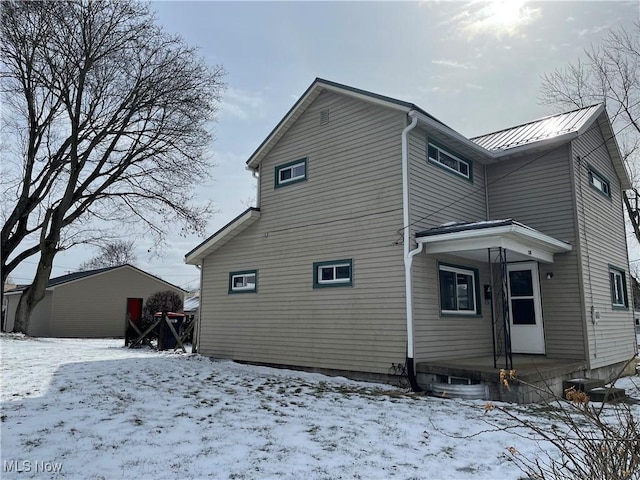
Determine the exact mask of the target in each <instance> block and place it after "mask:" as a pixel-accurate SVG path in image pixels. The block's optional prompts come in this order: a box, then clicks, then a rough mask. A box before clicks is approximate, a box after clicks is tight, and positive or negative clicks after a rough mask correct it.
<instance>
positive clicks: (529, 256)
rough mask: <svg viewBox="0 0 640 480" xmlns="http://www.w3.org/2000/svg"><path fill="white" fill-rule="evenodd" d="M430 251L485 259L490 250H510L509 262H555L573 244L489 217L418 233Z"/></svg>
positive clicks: (509, 220) (417, 235)
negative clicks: (554, 257) (480, 220)
mask: <svg viewBox="0 0 640 480" xmlns="http://www.w3.org/2000/svg"><path fill="white" fill-rule="evenodd" d="M416 242H418V244H422V245H423V248H424V251H425V252H426V253H427V254H437V253H446V254H451V255H457V256H461V257H467V258H470V259H473V260H477V261H482V262H486V261H487V260H488V256H487V249H490V248H499V247H501V248H503V249H505V250H507V260H508V261H520V260H537V261H539V262H543V263H553V255H554V254H556V253H563V252H569V251H571V250H572V246H571V245H569V244H568V243H566V242H563V241H562V240H558V239H556V238H553V237H550V236H549V235H546V234H544V233H542V232H539V231H538V230H535V229H533V228H531V227H528V226H526V225H524V224H522V223H518V222H516V221H514V220H511V219H508V220H488V221H482V222H473V223H455V224H451V225H443V226H440V227H436V228H432V229H429V230H425V231H422V232H418V233H416Z"/></svg>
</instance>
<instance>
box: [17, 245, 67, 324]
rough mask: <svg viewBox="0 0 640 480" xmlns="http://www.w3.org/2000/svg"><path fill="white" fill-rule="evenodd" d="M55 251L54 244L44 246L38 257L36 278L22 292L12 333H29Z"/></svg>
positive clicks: (49, 272) (45, 286)
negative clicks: (33, 313) (32, 315)
mask: <svg viewBox="0 0 640 480" xmlns="http://www.w3.org/2000/svg"><path fill="white" fill-rule="evenodd" d="M56 253H57V250H56V247H55V244H52V245H48V246H46V247H45V248H44V249H43V250H42V252H41V255H40V261H39V262H38V268H37V270H36V276H35V278H34V279H33V283H32V284H31V286H29V287H27V289H26V290H25V291H24V292H22V296H21V297H20V301H19V302H18V307H17V309H16V319H15V323H14V327H13V331H14V332H22V333H24V334H25V335H28V333H29V322H30V320H31V313H32V312H33V309H34V308H35V307H36V305H37V304H38V303H39V302H40V301H41V300H42V299H43V298H44V296H45V293H46V291H47V285H48V283H49V277H50V276H51V268H52V266H53V259H54V257H55V256H56Z"/></svg>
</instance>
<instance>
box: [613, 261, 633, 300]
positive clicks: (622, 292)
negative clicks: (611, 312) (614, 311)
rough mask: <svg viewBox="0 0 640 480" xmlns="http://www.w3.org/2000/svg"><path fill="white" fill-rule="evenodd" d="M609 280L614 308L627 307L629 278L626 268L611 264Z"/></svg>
mask: <svg viewBox="0 0 640 480" xmlns="http://www.w3.org/2000/svg"><path fill="white" fill-rule="evenodd" d="M609 282H610V286H611V305H612V306H613V308H619V309H627V308H628V307H629V297H628V296H627V279H626V275H625V272H624V270H621V269H619V268H617V267H614V266H613V265H609Z"/></svg>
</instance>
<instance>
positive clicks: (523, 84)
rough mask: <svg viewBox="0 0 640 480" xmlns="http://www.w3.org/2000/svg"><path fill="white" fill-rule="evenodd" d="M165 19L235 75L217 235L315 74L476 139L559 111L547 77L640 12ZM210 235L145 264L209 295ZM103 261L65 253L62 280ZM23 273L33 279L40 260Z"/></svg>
mask: <svg viewBox="0 0 640 480" xmlns="http://www.w3.org/2000/svg"><path fill="white" fill-rule="evenodd" d="M152 6H153V8H154V9H155V10H156V11H157V16H158V21H159V22H160V24H162V25H163V26H164V27H165V29H166V30H167V31H169V32H171V33H175V34H178V35H180V36H182V37H183V38H184V39H185V40H186V41H187V42H188V43H190V44H192V45H197V46H199V47H200V51H201V54H202V55H203V56H204V57H205V59H206V60H207V62H209V63H210V64H212V65H217V64H220V65H223V66H224V67H225V69H226V70H227V72H228V73H227V76H226V83H227V85H228V88H227V90H226V92H225V94H224V100H223V104H222V107H221V110H220V112H219V118H218V122H217V124H216V125H215V127H214V130H215V136H216V140H215V142H214V144H213V145H212V150H213V151H214V155H215V161H216V167H215V169H214V171H213V181H211V182H210V183H209V184H207V185H206V187H203V188H200V189H199V190H198V191H199V192H200V195H201V196H202V197H203V198H207V199H211V200H213V201H214V203H215V205H216V208H217V210H218V212H219V213H217V214H216V215H215V217H214V218H213V219H212V221H211V222H210V226H209V233H210V234H211V233H213V232H215V231H216V230H217V229H219V228H220V227H222V226H223V225H225V224H226V223H227V222H228V221H229V220H231V219H232V218H234V217H235V216H236V215H238V214H239V213H240V212H241V211H242V210H244V209H245V208H246V207H247V205H248V202H249V201H250V200H251V199H252V198H254V197H255V180H254V179H253V178H252V176H251V174H250V173H249V172H247V171H246V170H245V161H246V160H247V159H248V157H249V155H251V153H252V152H253V151H254V150H255V149H256V147H257V146H258V145H259V144H260V143H261V142H262V141H263V140H264V138H265V137H266V136H267V135H268V134H269V132H270V131H271V130H272V129H273V127H274V126H275V125H276V124H277V123H278V121H279V120H280V119H281V118H282V117H283V116H284V114H285V113H286V112H287V111H288V110H289V108H290V107H291V106H292V105H293V103H294V102H295V101H296V100H297V99H298V97H299V96H300V95H301V94H302V93H303V92H304V91H305V89H306V88H307V87H308V86H309V85H310V84H311V83H312V82H313V80H314V79H315V78H316V77H321V78H324V79H327V80H332V81H335V82H339V83H344V84H347V85H350V86H353V87H357V88H362V89H364V90H369V91H372V92H375V93H379V94H382V95H387V96H391V97H395V98H398V99H401V100H405V101H408V102H413V103H415V104H417V105H419V106H420V107H421V108H423V109H424V110H426V111H427V112H429V113H430V114H432V115H433V116H435V117H436V118H438V119H440V120H441V121H443V122H444V123H446V124H447V125H449V126H451V127H452V128H454V129H456V130H457V131H459V132H460V133H462V134H463V135H465V136H468V137H469V136H475V135H479V134H482V133H488V132H491V131H494V130H498V129H501V128H505V127H509V126H512V125H516V124H519V123H522V122H526V121H529V120H533V119H535V118H538V117H541V116H544V115H547V114H550V113H554V112H553V111H552V110H551V109H550V107H548V106H543V105H541V104H540V103H539V100H538V96H539V89H540V76H541V75H542V74H544V73H545V72H547V73H549V72H552V71H553V70H554V69H556V68H561V67H563V66H566V65H567V63H568V62H570V61H575V60H576V59H577V58H579V57H580V56H581V54H582V52H583V50H584V48H586V47H589V46H590V45H591V44H598V43H599V42H600V40H601V39H602V38H603V37H604V36H605V35H606V34H607V31H608V30H609V29H611V28H617V27H619V26H621V25H625V26H631V24H632V22H633V21H634V20H637V19H638V18H639V16H640V13H639V3H638V2H637V1H629V2H615V1H607V2H568V1H567V2H526V1H494V2H475V1H474V2H444V1H425V2H348V3H347V2H157V3H153V4H152ZM202 240H203V239H201V238H197V237H195V236H192V237H188V238H174V237H171V240H170V244H169V246H168V247H167V248H166V249H165V250H164V251H163V252H161V253H160V254H156V255H153V256H150V254H149V253H148V252H147V249H148V248H149V245H148V244H146V243H145V241H144V239H137V244H138V257H139V260H140V261H139V265H138V266H139V267H140V268H143V269H145V270H147V271H149V272H150V273H152V274H155V275H158V276H160V277H162V278H164V279H165V280H167V281H169V282H171V283H174V284H176V285H179V286H183V287H185V288H195V287H197V285H198V281H199V274H198V271H197V270H196V269H195V267H193V266H190V265H184V255H185V253H187V252H188V251H189V250H191V249H192V248H194V247H195V246H196V245H198V244H199V243H200V242H201V241H202ZM94 253H95V252H93V251H91V250H89V249H84V248H77V249H75V250H72V251H69V252H64V253H63V254H60V255H58V257H57V258H56V261H55V262H54V270H53V274H52V276H59V275H63V274H65V273H67V272H68V271H73V270H75V269H76V268H77V266H78V265H79V264H80V263H81V262H82V261H85V260H87V259H88V258H90V257H92V256H93V254H94ZM28 262H29V263H25V264H24V265H22V266H20V267H18V269H16V270H15V271H14V272H13V274H12V277H13V278H14V279H15V280H16V281H17V282H18V283H26V282H29V281H31V279H32V278H33V269H34V267H35V265H34V264H35V262H36V260H35V259H34V258H33V257H32V258H31V259H29V260H28Z"/></svg>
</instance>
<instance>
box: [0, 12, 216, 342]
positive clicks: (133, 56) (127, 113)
mask: <svg viewBox="0 0 640 480" xmlns="http://www.w3.org/2000/svg"><path fill="white" fill-rule="evenodd" d="M0 68H1V70H0V80H1V82H2V83H1V91H2V95H3V97H4V99H5V101H6V105H7V106H10V107H11V114H12V115H10V116H8V118H10V119H11V120H10V121H8V120H7V121H6V123H4V124H3V125H2V127H3V129H5V130H9V129H10V128H14V129H15V132H16V137H15V138H16V139H19V138H22V137H23V138H24V143H23V145H22V150H21V152H20V153H19V155H18V156H16V157H15V158H14V159H13V160H14V161H13V162H12V164H14V165H16V167H17V169H16V171H15V172H14V173H13V174H12V175H6V177H5V175H3V178H2V179H0V185H1V186H2V188H1V189H0V191H1V192H2V203H3V217H4V220H5V223H4V225H3V227H2V231H1V232H0V242H1V244H2V245H1V248H0V260H1V262H0V263H1V266H2V276H3V278H2V280H3V281H4V279H5V278H6V276H7V275H8V274H9V273H10V272H11V271H12V270H13V269H14V268H15V267H16V266H17V265H19V263H20V262H21V261H23V260H24V259H26V258H29V257H30V256H32V255H35V254H38V253H39V254H40V260H39V266H38V269H37V272H36V278H35V279H34V283H33V285H32V287H31V289H29V290H27V291H26V292H25V294H24V295H23V300H24V302H23V301H22V300H21V304H20V305H19V307H18V313H17V319H16V320H17V322H16V323H17V325H18V327H19V328H21V329H22V330H26V327H25V325H26V324H27V322H28V317H29V314H30V311H31V309H32V308H33V306H35V305H36V304H37V302H38V301H39V300H40V299H41V298H42V296H43V295H44V288H45V287H46V283H47V281H48V278H49V273H50V271H51V264H52V262H53V258H54V257H55V255H56V253H57V252H58V251H60V250H61V249H64V248H68V247H69V245H70V244H77V243H81V242H83V239H82V232H87V233H88V232H90V231H91V229H88V230H84V229H82V228H74V226H75V225H80V224H83V225H86V224H87V222H91V221H92V220H96V219H100V220H108V221H118V222H119V223H126V222H127V221H130V218H131V216H129V219H127V218H123V214H122V213H123V210H124V211H129V212H131V213H133V215H134V216H135V217H137V218H138V219H139V220H143V221H141V222H137V227H138V229H139V230H142V232H141V233H143V232H144V233H148V234H151V235H153V236H154V238H155V239H156V241H162V240H163V238H164V236H165V232H166V231H167V229H165V228H160V227H159V225H163V224H165V223H167V222H172V223H174V224H175V223H177V224H178V225H180V226H181V227H182V228H183V229H186V230H188V231H192V232H196V233H202V232H203V231H204V228H205V225H206V221H207V219H208V217H209V216H210V214H211V212H212V209H211V205H210V204H204V205H203V204H201V203H199V202H197V201H195V199H194V198H193V194H192V193H190V192H191V191H192V190H191V187H193V186H195V185H197V184H200V183H202V182H203V181H205V180H206V179H207V178H208V176H209V174H210V170H211V166H212V165H211V159H210V158H209V156H208V155H207V152H208V149H209V146H210V143H211V141H212V135H211V134H210V132H209V129H210V122H212V121H214V120H215V114H216V111H217V108H218V102H219V100H220V96H221V94H222V91H223V89H224V84H223V77H224V69H223V68H222V67H220V66H214V67H210V66H209V65H207V64H205V63H204V62H203V60H202V59H200V58H199V57H198V55H197V52H196V50H195V49H194V48H192V47H190V46H188V45H186V44H185V43H184V42H183V41H182V40H181V39H180V38H177V37H174V36H170V35H168V34H166V33H165V32H163V31H162V29H161V28H160V27H159V26H157V25H156V24H155V23H154V17H153V14H152V13H151V12H150V10H149V7H148V5H145V4H143V3H140V2H120V1H118V0H96V1H89V0H69V1H61V2H20V1H5V2H2V3H1V4H0ZM3 122H5V120H4V119H3ZM18 169H19V170H18ZM3 174H4V172H3ZM17 177H19V178H20V181H19V182H18V183H16V182H15V179H16V178H17ZM5 178H6V180H5ZM90 237H91V234H90V233H88V237H87V239H88V238H90ZM65 238H67V239H70V240H69V241H67V242H65V240H64V239H65ZM71 239H72V240H71ZM34 242H35V244H34ZM36 245H37V249H36Z"/></svg>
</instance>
